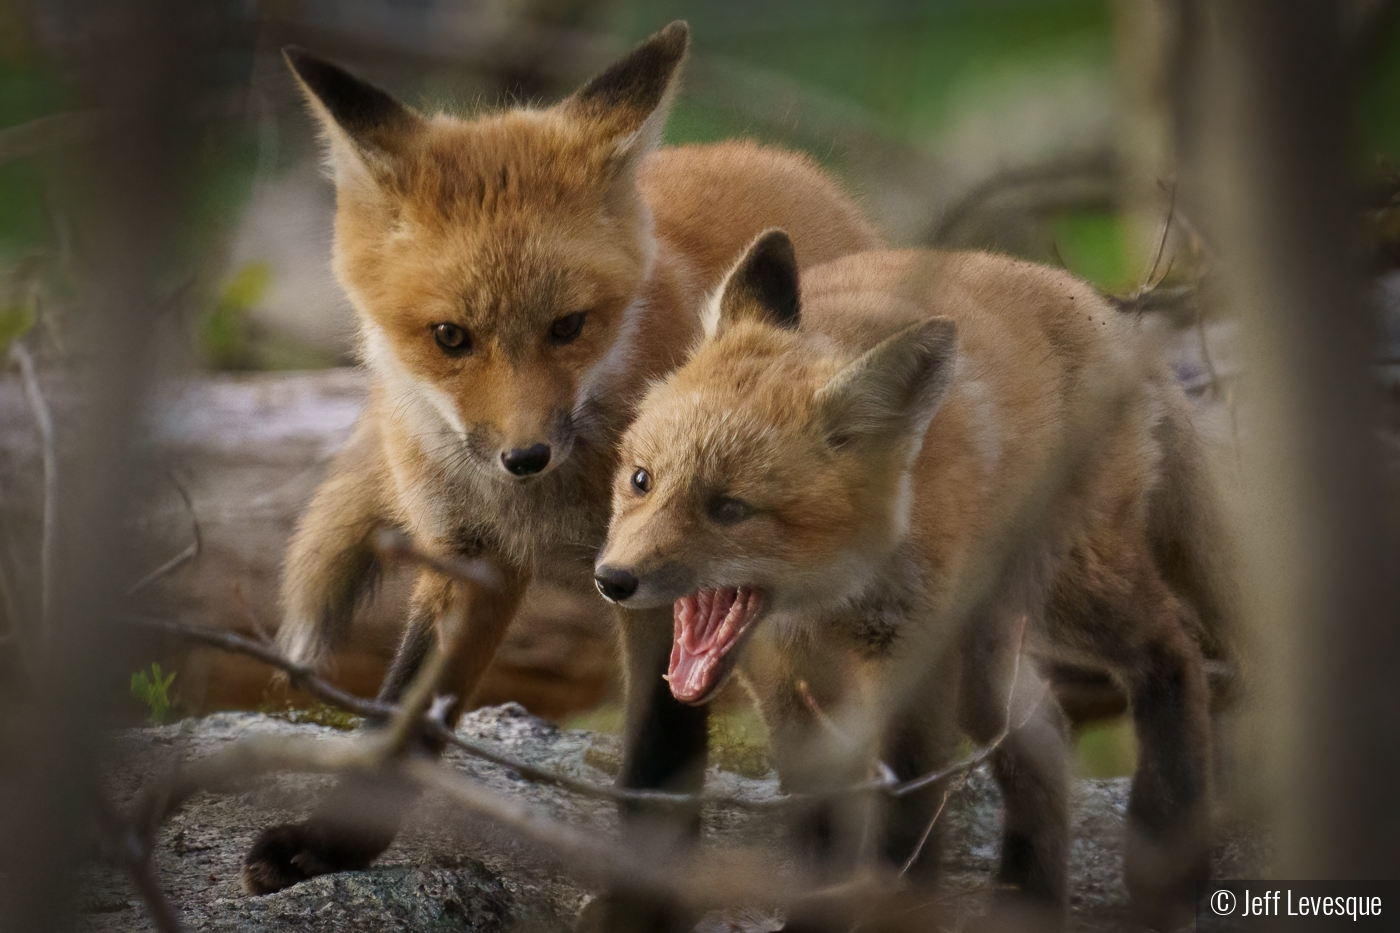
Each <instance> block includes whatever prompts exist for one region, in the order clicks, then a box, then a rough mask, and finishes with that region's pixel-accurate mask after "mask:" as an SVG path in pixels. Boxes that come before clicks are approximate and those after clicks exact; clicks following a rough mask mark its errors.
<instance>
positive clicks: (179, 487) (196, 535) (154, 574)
mask: <svg viewBox="0 0 1400 933" xmlns="http://www.w3.org/2000/svg"><path fill="white" fill-rule="evenodd" d="M165 475H166V476H167V477H168V478H169V479H170V482H171V483H173V484H174V486H175V491H176V492H178V493H179V494H180V499H181V500H182V501H183V502H184V503H185V511H186V512H187V513H188V514H189V516H190V534H191V536H192V539H193V540H191V541H190V543H189V546H187V547H186V548H185V549H184V550H183V551H181V552H180V553H179V554H176V555H175V556H174V557H172V558H170V560H168V561H166V562H165V563H163V564H161V565H160V566H159V567H157V568H156V569H155V570H152V571H151V572H150V573H148V574H146V575H145V576H144V577H142V578H141V579H140V580H137V581H136V582H135V583H133V584H132V585H131V588H130V589H128V590H127V591H126V595H127V596H135V595H136V594H137V593H139V592H141V591H142V590H144V589H145V588H146V587H148V586H150V585H151V584H152V583H154V582H156V581H157V580H159V579H161V578H162V577H166V576H168V575H170V574H172V573H174V572H175V571H176V570H178V569H179V568H180V567H182V566H184V565H185V564H187V563H189V562H190V561H192V560H194V559H195V558H196V557H198V556H199V555H200V553H201V552H202V551H203V550H204V537H203V535H202V534H201V533H200V529H199V516H198V515H196V514H195V511H194V502H193V501H192V500H191V499H190V493H189V490H187V489H186V488H185V486H184V484H183V483H181V482H180V481H179V480H178V479H177V478H176V477H175V474H174V473H169V472H167V473H166V474H165Z"/></svg>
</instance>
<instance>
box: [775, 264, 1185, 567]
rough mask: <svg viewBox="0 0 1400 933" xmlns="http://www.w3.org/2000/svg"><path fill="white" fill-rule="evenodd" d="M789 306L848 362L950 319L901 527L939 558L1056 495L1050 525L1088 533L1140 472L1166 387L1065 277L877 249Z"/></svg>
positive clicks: (1114, 318)
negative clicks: (946, 376) (953, 343)
mask: <svg viewBox="0 0 1400 933" xmlns="http://www.w3.org/2000/svg"><path fill="white" fill-rule="evenodd" d="M802 297H803V327H804V328H808V329H810V330H812V331H814V332H816V333H819V334H823V335H825V336H827V337H828V338H830V339H831V340H832V341H833V342H834V343H835V344H836V345H837V347H838V348H840V349H841V350H842V351H844V352H845V353H847V354H849V355H850V356H852V357H854V356H856V355H858V354H859V353H862V352H864V351H865V350H868V349H869V348H870V347H872V346H874V345H876V344H877V343H879V342H880V341H881V340H883V339H885V338H887V337H889V336H891V335H892V334H894V333H896V332H897V331H899V330H901V329H902V328H904V327H907V326H909V325H910V324H912V323H916V322H918V321H921V320H926V319H928V318H932V317H946V318H950V319H952V320H953V321H954V322H955V323H956V325H957V341H958V351H957V364H956V375H955V377H954V382H953V385H952V387H951V388H950V390H949V394H948V398H947V401H946V402H945V403H944V405H943V407H942V408H941V409H940V410H939V412H938V414H937V415H936V416H935V417H934V419H933V420H932V422H931V423H930V425H929V428H928V432H927V434H926V435H925V438H924V442H923V446H922V449H921V451H920V454H919V458H918V461H917V462H916V465H915V469H914V482H915V487H914V493H915V494H914V501H913V503H912V512H911V532H912V533H913V534H914V535H915V536H916V537H923V538H925V540H926V545H927V547H928V548H930V549H932V550H933V551H934V552H935V559H936V560H938V561H939V562H942V561H943V560H945V559H951V555H952V554H953V553H954V552H957V551H959V550H961V549H962V547H964V546H966V544H967V543H968V540H969V539H971V538H973V537H978V536H980V535H982V534H985V533H988V532H990V531H991V530H992V529H994V528H996V527H998V526H999V525H1001V524H1002V523H1003V522H1005V521H1007V520H1011V517H1012V513H1014V512H1016V511H1018V510H1024V509H1027V508H1034V505H1033V499H1034V497H1036V496H1038V495H1044V494H1047V493H1049V492H1050V491H1051V490H1052V489H1054V488H1055V487H1057V486H1058V487H1061V495H1060V496H1058V498H1059V499H1061V500H1064V504H1063V506H1062V507H1060V508H1057V509H1055V512H1056V520H1060V519H1063V520H1064V521H1065V522H1067V523H1068V524H1070V525H1083V524H1086V523H1087V524H1092V522H1093V521H1094V520H1095V519H1096V518H1098V517H1099V515H1100V513H1101V512H1102V511H1103V510H1105V509H1111V508H1114V507H1116V504H1117V503H1121V502H1123V501H1124V500H1131V499H1132V498H1134V497H1135V496H1137V495H1138V494H1139V493H1141V492H1143V491H1144V490H1142V489H1141V488H1140V486H1141V480H1142V478H1143V477H1144V476H1147V477H1151V476H1152V475H1153V467H1154V465H1155V464H1154V462H1153V461H1154V459H1155V458H1156V457H1157V456H1158V452H1157V450H1156V442H1155V441H1154V439H1153V436H1152V429H1153V426H1154V424H1155V422H1156V421H1157V420H1159V418H1160V416H1161V413H1160V409H1161V408H1162V406H1163V404H1164V403H1163V402H1162V401H1161V398H1162V394H1163V393H1164V392H1171V391H1179V390H1176V389H1175V387H1174V386H1172V385H1171V381H1170V378H1169V377H1168V376H1167V375H1166V374H1165V372H1164V370H1163V368H1162V366H1161V364H1160V363H1159V362H1157V361H1156V360H1155V359H1154V358H1153V356H1152V354H1151V353H1150V348H1149V347H1148V346H1146V344H1145V340H1144V337H1143V335H1142V334H1141V333H1140V332H1139V329H1138V328H1137V326H1136V322H1135V320H1134V319H1133V318H1131V317H1129V316H1127V315H1124V314H1123V313H1121V312H1120V311H1118V310H1117V309H1115V308H1114V307H1112V306H1111V305H1110V304H1109V303H1108V302H1107V301H1106V300H1104V299H1103V298H1102V297H1101V296H1100V295H1099V294H1098V293H1096V292H1095V291H1094V289H1093V288H1092V287H1091V286H1089V285H1088V284H1086V283H1084V282H1082V281H1080V280H1079V279H1076V278H1074V277H1073V276H1071V275H1069V274H1067V273H1065V272H1062V271H1060V270H1056V269H1051V268H1047V267H1044V266H1038V265H1035V264H1032V263H1028V262H1023V261H1020V260H1015V259H1010V258H1008V257H1004V256H996V255H992V254H988V253H971V252H964V253H931V252H920V251H884V252H875V253H866V254H861V255H857V256H849V257H845V258H842V259H838V260H836V261H834V262H832V263H828V264H826V265H824V266H822V267H820V268H818V269H814V270H811V272H809V273H808V274H807V275H806V276H805V277H804V279H803V296H802ZM1130 461H1131V462H1130ZM1057 471H1061V472H1063V475H1059V473H1057ZM1057 475H1059V478H1058V479H1057V478H1056V477H1057ZM892 494H893V493H892ZM1048 518H1049V517H1048V516H1047V520H1048ZM1067 533H1069V534H1071V535H1072V534H1073V533H1074V529H1072V528H1071V529H1067Z"/></svg>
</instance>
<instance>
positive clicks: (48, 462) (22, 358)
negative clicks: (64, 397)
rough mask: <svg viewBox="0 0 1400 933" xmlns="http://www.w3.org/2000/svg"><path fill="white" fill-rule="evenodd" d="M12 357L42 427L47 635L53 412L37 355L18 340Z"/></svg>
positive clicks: (45, 621) (42, 623) (44, 624)
mask: <svg viewBox="0 0 1400 933" xmlns="http://www.w3.org/2000/svg"><path fill="white" fill-rule="evenodd" d="M10 359H12V360H14V362H15V365H16V366H18V367H19V374H20V379H21V380H22V381H23V382H24V397H25V399H26V400H28V402H29V410H30V412H31V413H32V414H33V415H34V425H35V427H37V428H38V429H39V445H40V447H39V449H40V451H41V454H42V457H43V463H44V525H43V537H42V538H41V541H40V545H39V606H40V609H39V630H40V632H42V633H43V635H44V636H45V637H47V635H48V633H49V613H50V609H51V606H50V604H51V602H52V600H53V570H54V568H53V562H54V557H53V553H54V542H55V534H56V529H57V523H58V454H57V453H56V451H55V448H54V430H53V412H51V411H50V410H49V403H48V402H47V401H45V400H44V393H43V390H42V388H41V387H40V386H39V377H38V376H37V375H36V374H35V372H34V357H32V356H30V354H29V350H28V349H26V348H25V346H24V344H22V343H20V342H19V341H18V340H16V341H15V342H14V343H13V344H11V345H10Z"/></svg>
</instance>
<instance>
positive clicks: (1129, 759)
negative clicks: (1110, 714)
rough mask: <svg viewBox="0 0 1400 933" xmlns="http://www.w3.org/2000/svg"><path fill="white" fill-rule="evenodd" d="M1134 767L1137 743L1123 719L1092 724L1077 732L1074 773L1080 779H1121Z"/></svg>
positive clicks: (1130, 726) (1126, 721)
mask: <svg viewBox="0 0 1400 933" xmlns="http://www.w3.org/2000/svg"><path fill="white" fill-rule="evenodd" d="M1135 767H1137V741H1136V740H1135V739H1134V738H1133V724H1132V722H1131V721H1130V720H1129V719H1127V718H1126V717H1122V716H1120V717H1118V718H1117V719H1110V720H1107V721H1106V722H1098V723H1093V724H1091V725H1087V726H1084V727H1083V728H1081V729H1079V730H1077V731H1076V734H1075V743H1074V770H1075V773H1076V774H1077V775H1079V776H1080V777H1086V778H1109V777H1124V776H1127V775H1130V774H1132V773H1133V769H1134V768H1135Z"/></svg>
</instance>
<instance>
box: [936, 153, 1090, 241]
mask: <svg viewBox="0 0 1400 933" xmlns="http://www.w3.org/2000/svg"><path fill="white" fill-rule="evenodd" d="M1112 171H1113V157H1112V155H1111V153H1107V152H1100V153H1095V154H1093V155H1091V156H1087V157H1083V158H1077V159H1065V160H1060V161H1055V162H1047V163H1044V164H1040V165H1030V166H1023V167H1018V168H1012V169H1006V170H1004V171H1000V172H997V173H996V174H994V175H992V176H991V177H990V178H987V179H986V180H984V181H982V182H981V183H979V184H978V185H976V186H975V187H973V188H972V189H971V190H969V191H968V192H966V193H965V194H963V195H962V197H960V198H959V199H958V200H956V201H954V202H953V203H952V205H950V206H949V207H948V208H946V209H945V210H944V211H943V213H942V214H941V215H940V216H939V217H938V218H937V219H936V220H935V221H934V222H933V223H932V224H930V225H929V228H928V230H927V232H925V233H924V235H923V237H922V238H921V242H923V243H925V244H927V245H929V246H933V247H948V246H952V245H955V244H956V242H957V234H958V233H959V232H961V231H962V229H963V228H964V227H965V226H966V224H967V223H968V221H969V220H971V219H972V218H973V217H974V216H976V215H977V214H978V213H979V212H980V211H983V210H985V209H986V207H987V205H988V204H989V203H990V202H992V201H993V200H996V199H997V198H1001V197H1004V196H1008V195H1010V194H1012V193H1018V192H1020V193H1024V192H1027V191H1036V192H1038V193H1039V195H1040V197H1041V198H1042V199H1044V198H1045V197H1046V192H1048V191H1058V190H1060V189H1062V188H1064V187H1066V186H1070V185H1076V184H1077V185H1084V184H1095V185H1101V186H1102V187H1103V188H1104V190H1105V191H1106V190H1107V185H1108V179H1109V177H1110V176H1111V174H1112ZM1075 200H1082V198H1078V197H1076V199H1075Z"/></svg>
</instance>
